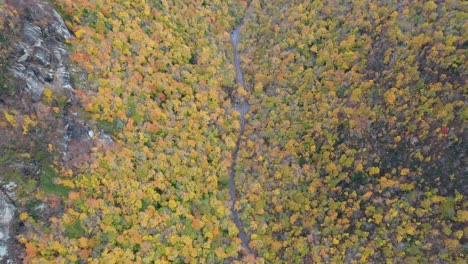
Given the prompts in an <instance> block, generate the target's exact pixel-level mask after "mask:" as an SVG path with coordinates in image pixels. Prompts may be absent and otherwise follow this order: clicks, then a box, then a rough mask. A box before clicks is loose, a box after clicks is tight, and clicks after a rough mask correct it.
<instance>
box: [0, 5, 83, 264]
mask: <svg viewBox="0 0 468 264" xmlns="http://www.w3.org/2000/svg"><path fill="white" fill-rule="evenodd" d="M9 2H10V3H9V5H11V6H10V7H11V8H12V9H15V10H18V11H19V14H20V20H19V24H18V26H19V28H20V30H18V31H16V33H15V36H14V38H12V40H11V42H10V43H9V45H11V47H13V52H12V53H11V54H10V57H9V63H8V65H9V70H10V71H11V73H13V75H14V77H15V78H14V81H15V85H17V88H18V89H19V90H20V91H21V98H19V101H18V102H15V101H13V102H9V105H10V106H11V107H12V108H14V107H18V108H21V107H24V109H37V107H36V106H38V105H39V101H40V100H41V97H42V94H43V91H44V89H45V88H51V89H53V91H54V93H55V92H58V93H59V94H63V95H66V96H67V99H68V102H67V103H72V102H73V100H72V99H73V98H72V93H71V92H70V90H71V89H73V88H72V84H71V78H70V72H69V61H68V52H67V50H66V49H65V41H66V40H68V39H71V38H72V35H71V34H70V32H69V31H68V29H67V27H66V26H65V23H64V21H63V20H62V18H61V17H60V15H59V14H58V13H57V12H56V11H55V10H54V9H53V7H52V6H51V5H50V3H49V2H48V1H47V0H16V1H9ZM0 99H1V98H0ZM16 100H18V99H16ZM64 112H65V111H64ZM71 119H72V118H71V117H69V116H68V113H67V112H65V114H64V118H63V120H62V121H58V122H56V124H54V126H57V127H55V128H51V129H50V130H51V131H52V132H54V133H56V134H57V136H56V137H52V136H51V135H46V136H47V137H48V138H47V139H45V138H44V139H40V140H48V142H51V141H53V142H54V143H58V145H60V144H62V142H63V145H65V147H63V151H65V152H66V151H67V149H68V148H67V147H68V146H67V144H68V143H69V139H67V137H66V134H67V133H66V130H67V129H66V128H67V127H68V124H69V123H70V122H71V121H69V120H71ZM75 119H76V120H74V123H76V125H75V126H79V125H80V124H81V123H80V122H78V119H79V118H78V117H76V118H75ZM60 131H65V132H60ZM82 133H83V134H84V135H87V130H84V132H82ZM75 134H76V133H75ZM74 136H75V137H78V136H77V135H74ZM54 140H55V141H54ZM79 143H82V141H79ZM77 145H79V144H77ZM85 153H86V152H85ZM62 154H63V156H66V153H62ZM1 176H2V171H0V187H1V190H0V263H19V262H20V261H21V260H20V259H21V258H19V257H18V252H17V250H16V249H15V240H14V239H12V237H15V234H14V232H16V231H15V228H16V227H15V226H16V223H17V222H18V219H16V215H15V210H16V208H15V205H14V204H15V201H14V200H15V199H16V198H15V187H16V185H15V184H14V183H7V184H6V183H3V182H1V178H2V177H1ZM18 210H20V209H18Z"/></svg>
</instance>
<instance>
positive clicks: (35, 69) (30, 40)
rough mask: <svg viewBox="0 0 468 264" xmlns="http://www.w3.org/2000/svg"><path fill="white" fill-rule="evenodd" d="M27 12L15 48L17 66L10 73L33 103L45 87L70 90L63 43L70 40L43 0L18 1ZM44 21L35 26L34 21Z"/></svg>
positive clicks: (52, 11)
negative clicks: (20, 36) (27, 93)
mask: <svg viewBox="0 0 468 264" xmlns="http://www.w3.org/2000/svg"><path fill="white" fill-rule="evenodd" d="M21 4H23V5H24V8H27V9H29V10H30V12H28V13H29V14H30V15H29V16H30V17H28V19H22V21H21V23H22V31H21V34H22V41H21V42H20V43H18V44H17V46H16V54H14V56H15V57H16V63H15V64H14V65H13V66H12V68H11V71H12V72H13V73H14V74H15V76H16V77H17V78H18V79H20V80H23V82H22V83H23V87H20V88H23V89H24V90H26V91H29V92H30V93H31V96H32V101H33V102H38V101H39V100H40V99H41V95H42V92H43V91H44V88H46V87H56V88H59V89H72V85H71V82H70V80H71V79H70V73H69V71H68V66H67V65H68V52H67V51H66V49H65V46H64V41H65V40H67V39H71V38H72V36H71V34H70V32H69V31H68V29H67V27H66V26H65V23H64V22H63V20H62V18H61V17H60V15H59V14H58V13H57V11H55V10H54V9H53V8H52V7H51V6H50V4H49V3H47V2H46V1H42V0H36V1H33V0H29V1H26V0H24V1H20V5H21ZM44 20H45V21H47V23H45V24H44V25H43V26H41V27H40V26H38V25H37V24H38V23H36V22H35V21H44Z"/></svg>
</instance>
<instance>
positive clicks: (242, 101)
mask: <svg viewBox="0 0 468 264" xmlns="http://www.w3.org/2000/svg"><path fill="white" fill-rule="evenodd" d="M243 22H244V18H243V19H242V20H241V22H240V23H239V25H237V26H236V27H235V28H234V29H233V30H232V31H231V42H232V46H233V49H234V66H235V68H236V74H237V82H238V84H239V87H242V88H243V89H244V90H246V91H247V92H250V89H248V88H247V87H246V85H245V81H244V74H243V72H242V68H241V60H240V56H239V51H238V44H239V40H240V29H241V27H242V24H243ZM234 108H235V110H236V111H237V112H239V114H240V120H241V127H240V131H239V134H238V138H237V142H236V147H235V149H234V153H233V154H232V164H231V168H230V172H229V194H230V196H231V215H232V218H233V220H234V223H235V224H236V226H237V229H238V230H239V237H240V239H241V241H242V246H243V247H244V249H245V250H246V251H247V252H248V253H249V254H253V255H254V256H255V252H254V251H253V250H252V249H251V248H250V246H249V241H250V239H249V236H248V235H247V234H246V232H245V230H244V225H243V223H242V220H241V219H240V218H239V212H237V210H236V208H235V205H236V201H237V197H236V182H235V168H236V165H237V156H238V154H239V146H240V143H241V141H242V137H243V136H244V131H245V124H246V118H245V116H246V114H247V113H248V112H249V110H250V105H249V103H248V102H247V99H246V98H245V97H240V98H237V99H234Z"/></svg>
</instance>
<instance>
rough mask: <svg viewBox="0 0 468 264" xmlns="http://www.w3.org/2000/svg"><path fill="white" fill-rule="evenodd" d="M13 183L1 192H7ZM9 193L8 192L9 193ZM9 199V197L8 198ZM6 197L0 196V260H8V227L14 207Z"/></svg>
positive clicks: (12, 218)
mask: <svg viewBox="0 0 468 264" xmlns="http://www.w3.org/2000/svg"><path fill="white" fill-rule="evenodd" d="M15 186H16V185H15V184H14V183H9V184H7V185H5V186H3V187H2V190H5V191H6V192H9V190H10V189H12V188H11V187H13V189H14V187H15ZM9 193H10V192H9ZM10 198H11V197H10ZM10 198H7V197H6V195H4V194H3V193H2V195H0V259H5V258H7V259H8V240H9V238H10V233H9V231H10V225H11V223H12V222H13V220H14V215H15V209H16V208H15V206H14V205H13V204H11V201H9V199H10Z"/></svg>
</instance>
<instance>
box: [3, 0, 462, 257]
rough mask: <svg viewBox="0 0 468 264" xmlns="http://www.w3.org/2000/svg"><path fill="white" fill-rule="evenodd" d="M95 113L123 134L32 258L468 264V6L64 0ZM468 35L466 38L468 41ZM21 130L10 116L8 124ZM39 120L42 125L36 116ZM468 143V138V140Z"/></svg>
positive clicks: (103, 147)
mask: <svg viewBox="0 0 468 264" xmlns="http://www.w3.org/2000/svg"><path fill="white" fill-rule="evenodd" d="M56 2H57V5H58V6H59V7H60V8H61V9H62V10H63V11H64V12H65V13H66V14H67V16H68V17H69V18H70V19H69V20H68V21H66V23H67V25H68V26H69V28H70V29H71V30H72V31H73V32H74V34H75V37H76V38H75V39H74V40H73V41H72V43H71V49H72V51H71V52H72V55H71V58H72V60H73V62H74V63H75V64H76V65H77V67H79V68H80V69H81V70H82V71H83V73H84V74H85V75H86V80H84V81H83V82H80V83H77V84H76V86H77V89H79V90H81V91H80V92H77V93H76V94H77V96H79V97H80V100H81V103H82V105H83V108H84V111H85V113H86V115H87V117H88V118H89V120H90V123H91V124H92V125H93V126H94V127H95V129H97V130H103V131H104V132H105V133H107V134H109V135H111V137H112V139H113V142H112V143H109V142H107V141H104V140H102V139H101V140H100V141H99V139H96V140H97V141H99V142H100V145H99V147H97V148H96V149H95V151H94V152H93V155H92V162H90V163H88V164H87V165H86V167H85V168H83V173H81V174H78V175H69V176H68V177H66V178H64V179H63V180H62V181H61V184H63V185H64V186H67V187H69V188H70V189H71V190H72V191H71V192H70V193H68V197H66V198H65V201H64V206H65V212H64V214H63V215H59V216H55V217H52V218H50V219H48V220H47V221H44V222H40V221H39V222H36V221H31V218H25V225H27V226H28V227H29V229H28V230H30V231H29V232H28V233H26V234H24V235H23V237H22V239H21V241H22V242H23V243H24V245H25V247H26V254H27V261H31V262H41V261H46V260H57V259H58V260H60V261H67V262H73V261H81V262H89V263H101V262H110V263H113V262H116V261H117V260H118V262H119V263H120V262H121V263H151V262H152V261H154V260H159V261H160V262H161V263H166V262H177V263H182V262H183V263H223V262H225V261H227V262H232V261H244V262H247V261H248V260H249V259H250V258H251V257H252V256H246V257H245V258H244V259H243V260H242V246H241V241H240V239H239V237H238V233H239V230H237V227H236V225H235V224H234V223H233V221H232V219H231V212H230V210H229V208H230V204H229V193H228V188H227V185H228V174H229V171H228V170H229V166H230V164H231V159H232V152H233V150H234V148H235V142H236V141H237V137H238V131H239V128H240V122H239V118H238V114H237V113H236V112H235V111H234V110H233V106H232V104H231V99H232V96H231V94H232V93H235V92H236V89H237V82H236V79H235V78H236V73H235V69H234V66H233V54H232V53H233V51H232V46H231V43H230V31H231V30H232V28H233V27H235V26H236V25H237V23H238V22H239V21H240V19H241V18H242V17H243V16H244V15H245V21H244V25H243V28H242V36H241V40H240V44H239V49H240V55H241V59H242V68H243V70H244V73H245V80H246V83H247V86H248V87H251V88H252V92H251V93H250V92H245V91H244V92H245V95H246V96H247V97H248V100H249V103H250V104H251V110H250V112H249V116H248V122H247V125H246V128H245V129H246V130H245V133H244V137H243V138H242V141H241V146H240V151H239V159H238V161H237V167H236V168H235V170H236V183H238V184H237V185H236V189H237V193H238V197H239V200H238V202H237V204H236V205H235V206H236V208H237V209H238V211H239V212H240V217H241V219H242V221H243V223H244V225H245V229H246V233H247V234H248V235H249V236H250V247H251V248H252V249H253V250H254V251H255V252H256V254H257V255H258V258H257V259H256V260H252V261H257V262H259V263H262V262H265V263H368V262H371V263H385V262H387V263H402V262H404V263H428V262H434V263H443V262H450V263H464V259H465V260H466V256H467V249H466V247H467V238H468V229H467V228H466V225H467V221H468V211H467V210H468V209H467V205H468V202H467V200H466V195H467V193H466V192H467V189H466V185H464V184H463V182H464V172H465V173H466V170H465V167H464V166H465V165H463V164H464V161H465V159H466V149H467V145H466V142H465V141H464V140H466V132H465V127H466V118H467V116H468V115H467V108H466V88H467V87H466V81H465V80H466V66H467V65H466V61H467V60H466V49H465V48H466V36H465V35H466V32H465V30H466V28H465V27H466V25H465V24H466V22H465V20H464V19H463V18H464V17H465V16H466V15H465V13H464V12H463V11H462V10H463V8H465V7H466V4H463V3H461V2H460V1H445V2H441V1H419V0H414V1H396V0H388V1H339V0H331V1H258V0H254V1H252V2H251V3H250V6H249V8H248V9H247V10H245V8H246V7H247V6H248V5H247V3H246V2H245V1H239V2H237V1H235V2H232V1H228V3H226V2H222V1H218V0H214V1H166V0H161V1H157V0H146V1H145V0H142V1H128V0H118V1H110V0H94V1H72V0H57V1H56ZM464 34H465V35H464ZM0 118H2V119H1V120H3V119H5V120H6V121H3V123H4V124H5V125H7V124H8V123H10V124H11V125H14V123H12V122H13V121H9V119H11V114H10V113H6V112H5V113H3V116H0ZM28 122H29V123H30V122H33V121H24V122H23V123H28ZM464 137H465V138H464Z"/></svg>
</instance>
